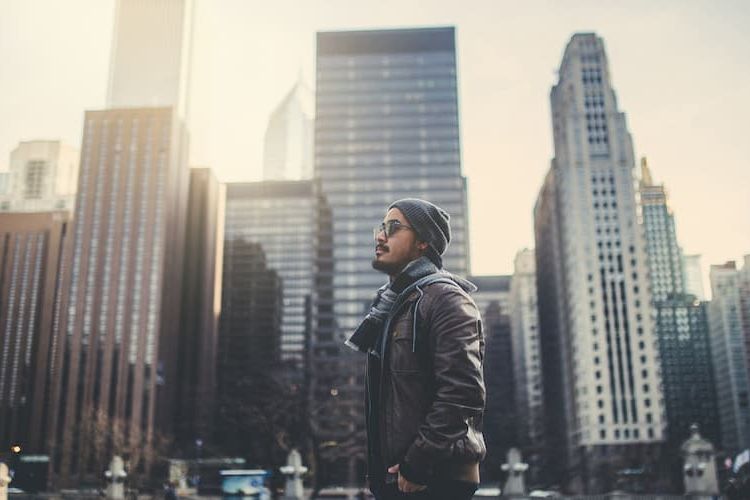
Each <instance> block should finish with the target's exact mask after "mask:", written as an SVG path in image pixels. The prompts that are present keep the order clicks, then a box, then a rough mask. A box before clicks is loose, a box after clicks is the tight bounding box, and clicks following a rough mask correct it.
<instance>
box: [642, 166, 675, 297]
mask: <svg viewBox="0 0 750 500" xmlns="http://www.w3.org/2000/svg"><path fill="white" fill-rule="evenodd" d="M639 193H640V198H641V214H642V217H643V230H644V233H645V241H646V254H647V261H648V269H649V279H650V281H651V299H652V300H653V301H654V303H658V302H660V301H662V300H666V299H667V298H668V297H669V296H670V295H673V294H679V293H685V281H684V277H685V269H684V267H683V260H682V250H681V249H680V245H679V243H678V242H677V231H676V229H675V223H674V215H673V214H672V211H671V209H670V208H669V204H668V202H667V190H666V189H665V188H664V184H655V183H654V181H653V178H652V176H651V169H649V167H648V163H647V161H646V158H641V179H640V187H639Z"/></svg>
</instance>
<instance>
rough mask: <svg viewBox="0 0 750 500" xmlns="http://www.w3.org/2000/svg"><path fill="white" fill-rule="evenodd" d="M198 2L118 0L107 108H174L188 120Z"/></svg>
mask: <svg viewBox="0 0 750 500" xmlns="http://www.w3.org/2000/svg"><path fill="white" fill-rule="evenodd" d="M194 8H195V6H194V2H193V0H164V1H160V2H153V1H151V0H117V1H116V2H115V14H114V27H113V30H112V50H111V55H110V67H109V85H108V88H107V108H125V107H134V106H135V107H150V108H159V107H167V106H169V107H172V108H174V110H175V113H176V115H177V117H178V118H180V119H182V120H187V118H188V115H189V109H190V82H191V77H192V75H191V69H192V54H193V24H194V19H193V18H194Z"/></svg>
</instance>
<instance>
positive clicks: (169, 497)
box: [164, 481, 177, 500]
mask: <svg viewBox="0 0 750 500" xmlns="http://www.w3.org/2000/svg"><path fill="white" fill-rule="evenodd" d="M175 486H176V485H175V483H174V482H173V481H168V482H167V484H166V485H165V487H164V500H177V491H176V488H175Z"/></svg>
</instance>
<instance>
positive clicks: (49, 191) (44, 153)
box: [0, 141, 80, 212]
mask: <svg viewBox="0 0 750 500" xmlns="http://www.w3.org/2000/svg"><path fill="white" fill-rule="evenodd" d="M79 161H80V159H79V154H78V151H77V150H76V149H74V148H72V147H70V146H68V145H66V144H63V143H61V142H60V141H24V142H21V143H20V144H19V145H18V146H17V147H16V148H15V149H14V150H13V152H11V154H10V169H9V170H8V172H7V186H5V189H4V190H0V211H5V212H43V211H48V210H67V211H73V206H74V202H75V194H76V185H77V181H78V162H79Z"/></svg>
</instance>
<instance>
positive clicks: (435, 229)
mask: <svg viewBox="0 0 750 500" xmlns="http://www.w3.org/2000/svg"><path fill="white" fill-rule="evenodd" d="M391 208H397V209H399V210H400V211H401V213H402V214H404V217H406V220H408V221H409V224H410V225H411V227H412V228H413V229H414V231H415V232H416V233H417V237H418V238H419V240H420V241H424V242H426V243H427V244H428V245H429V248H428V251H427V253H426V255H427V257H429V258H430V260H432V261H433V262H434V263H435V265H437V266H438V267H443V260H442V258H441V257H440V256H441V255H443V254H444V253H445V249H446V248H447V247H448V243H450V241H451V226H450V218H451V216H450V215H449V214H448V212H446V211H445V210H443V209H442V208H440V207H438V206H437V205H433V204H432V203H430V202H429V201H425V200H420V199H418V198H404V199H402V200H398V201H394V202H393V203H391V206H390V207H388V210H390V209H391Z"/></svg>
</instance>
